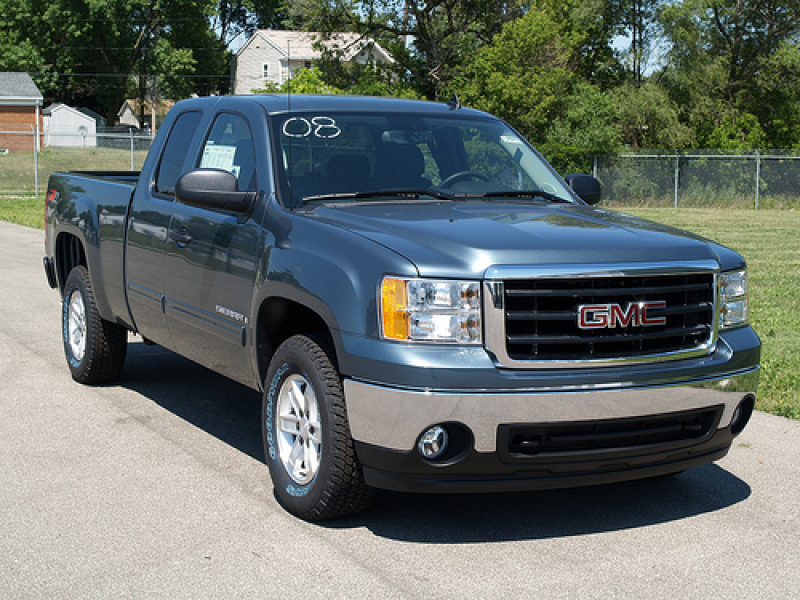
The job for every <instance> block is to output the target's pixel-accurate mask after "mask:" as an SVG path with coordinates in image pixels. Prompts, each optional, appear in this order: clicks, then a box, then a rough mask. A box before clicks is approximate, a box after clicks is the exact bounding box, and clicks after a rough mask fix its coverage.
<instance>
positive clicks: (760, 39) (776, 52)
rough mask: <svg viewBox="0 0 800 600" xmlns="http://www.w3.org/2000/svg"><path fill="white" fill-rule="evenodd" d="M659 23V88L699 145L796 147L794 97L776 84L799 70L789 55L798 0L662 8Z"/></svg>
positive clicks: (700, 2)
mask: <svg viewBox="0 0 800 600" xmlns="http://www.w3.org/2000/svg"><path fill="white" fill-rule="evenodd" d="M659 20H660V22H661V25H662V27H663V31H664V34H665V36H666V39H667V40H668V41H669V46H670V47H669V52H668V55H667V56H668V66H667V69H666V71H665V72H664V73H663V76H662V81H663V82H664V83H665V84H666V85H667V86H668V88H669V90H670V95H671V97H672V98H673V99H674V100H675V101H677V102H678V104H679V105H680V106H682V107H683V115H682V118H683V120H684V121H685V122H690V123H693V124H694V125H695V126H696V127H697V129H698V141H699V142H701V143H702V142H705V143H704V144H703V145H708V146H710V147H715V146H713V144H731V143H734V141H733V140H749V141H748V142H747V143H757V142H758V141H761V142H762V143H765V144H768V145H773V146H775V145H784V144H787V143H788V144H792V145H793V144H796V143H798V141H800V140H798V138H797V137H796V136H795V135H792V134H790V131H791V129H792V128H791V127H787V119H792V118H794V116H795V115H797V113H798V111H797V106H796V105H797V101H798V98H797V97H796V96H795V94H794V91H793V90H790V89H789V88H786V89H783V86H784V84H785V82H784V81H781V80H780V77H782V76H789V77H794V74H796V73H798V71H797V70H795V67H796V66H800V62H795V59H794V51H793V49H792V48H793V46H794V45H795V39H796V36H797V34H798V33H800V1H797V0H793V1H790V2H776V1H773V0H685V1H684V2H681V3H675V4H668V5H665V7H664V8H663V10H662V11H661V13H660V17H659ZM765 90H770V92H771V93H769V94H765ZM779 90H780V91H779ZM748 115H750V116H748ZM751 117H755V121H754V120H753V119H752V118H751ZM776 117H777V118H776ZM735 143H736V144H738V143H739V142H735Z"/></svg>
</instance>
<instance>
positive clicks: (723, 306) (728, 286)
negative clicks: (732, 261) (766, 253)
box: [719, 269, 747, 329]
mask: <svg viewBox="0 0 800 600" xmlns="http://www.w3.org/2000/svg"><path fill="white" fill-rule="evenodd" d="M719 299H720V312H719V326H720V329H727V328H729V327H737V326H739V325H745V324H746V323H747V270H745V269H742V270H741V271H729V272H727V273H722V274H720V276H719Z"/></svg>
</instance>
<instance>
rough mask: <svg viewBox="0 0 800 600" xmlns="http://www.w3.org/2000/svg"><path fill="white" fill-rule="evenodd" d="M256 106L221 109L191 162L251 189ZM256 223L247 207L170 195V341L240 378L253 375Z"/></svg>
mask: <svg viewBox="0 0 800 600" xmlns="http://www.w3.org/2000/svg"><path fill="white" fill-rule="evenodd" d="M259 116H260V119H261V121H262V122H263V121H265V119H264V116H263V114H261V115H259V113H258V111H257V110H254V111H253V114H251V115H250V118H248V116H245V114H242V113H241V112H233V111H231V112H226V111H224V110H223V111H221V112H219V113H218V114H217V115H216V116H215V118H214V120H213V122H212V123H211V125H210V128H209V130H208V135H207V137H206V139H205V141H204V142H203V145H202V147H201V148H200V151H199V154H198V156H197V159H196V163H195V164H194V165H192V167H191V168H214V169H223V170H226V171H229V172H231V173H233V174H234V175H236V177H237V178H238V187H239V190H240V191H245V190H253V191H255V190H257V189H258V176H257V169H256V164H257V155H256V148H257V145H256V143H255V140H256V139H258V140H261V144H263V145H265V144H266V132H265V131H259V134H260V137H255V136H254V132H253V126H252V121H253V120H256V119H258V118H259ZM261 244H262V240H261V228H260V226H259V224H258V223H255V222H254V221H253V220H252V219H251V218H249V215H247V214H244V215H243V214H241V213H238V212H233V211H227V210H216V209H209V208H200V207H196V206H189V205H186V204H183V203H180V202H177V203H175V210H174V212H173V215H172V220H171V222H170V226H169V239H168V241H167V258H166V313H167V319H168V322H169V328H170V332H171V334H172V339H173V343H174V345H175V349H176V350H177V351H178V352H179V353H180V354H182V355H184V356H186V357H188V358H191V359H192V360H194V361H196V362H198V363H200V364H203V365H206V366H208V367H210V368H212V369H214V370H215V371H218V372H220V373H223V374H225V375H227V376H229V377H232V378H234V379H237V380H239V381H242V382H245V383H252V380H253V372H252V366H251V365H252V363H251V361H250V358H249V356H250V355H249V353H248V347H249V346H250V344H251V340H249V339H248V331H249V328H248V324H249V323H250V322H251V318H252V315H251V314H250V312H251V304H252V299H253V285H254V280H255V276H256V270H257V265H258V261H259V258H260V255H261V252H260V250H261Z"/></svg>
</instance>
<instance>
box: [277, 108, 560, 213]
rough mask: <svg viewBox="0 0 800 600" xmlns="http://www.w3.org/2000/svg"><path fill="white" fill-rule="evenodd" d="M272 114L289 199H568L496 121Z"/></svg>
mask: <svg viewBox="0 0 800 600" xmlns="http://www.w3.org/2000/svg"><path fill="white" fill-rule="evenodd" d="M273 119H274V122H273V125H274V129H273V131H274V132H275V134H276V136H277V138H278V141H279V144H278V145H279V149H280V155H279V163H280V164H279V168H278V180H279V181H278V183H279V187H280V190H281V193H282V195H283V196H284V198H285V200H284V201H285V202H286V204H288V205H292V206H299V205H301V204H303V203H307V204H308V203H314V202H323V201H337V202H341V201H348V200H351V201H367V200H368V201H380V200H382V199H387V198H388V199H396V198H398V197H400V198H419V197H424V196H430V197H433V198H438V199H446V198H451V199H463V198H466V197H480V198H485V199H487V200H488V199H493V198H502V197H504V196H505V197H514V198H522V199H524V201H538V202H548V201H568V202H574V197H573V195H572V194H571V193H570V191H569V190H567V188H565V186H564V184H563V183H562V182H561V181H560V180H559V178H558V176H557V175H555V173H554V172H553V171H552V170H551V168H550V167H549V166H548V165H547V164H546V163H545V162H544V160H542V158H541V157H540V156H539V155H538V154H537V153H536V152H534V151H533V150H532V149H531V148H530V147H529V146H528V145H527V144H526V143H525V142H524V141H523V140H522V139H521V138H520V137H519V136H518V135H517V134H516V133H515V132H514V131H513V130H511V129H510V128H509V127H508V126H506V125H505V124H504V123H502V122H501V121H499V120H495V119H490V118H479V117H476V118H465V117H463V116H462V117H454V116H448V115H444V116H427V115H426V116H421V115H419V114H398V113H384V114H370V113H366V114H365V113H358V114H357V113H340V112H325V111H319V112H314V113H293V114H291V115H279V116H276V117H273ZM537 192H539V193H537ZM287 200H288V202H287Z"/></svg>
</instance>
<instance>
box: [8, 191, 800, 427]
mask: <svg viewBox="0 0 800 600" xmlns="http://www.w3.org/2000/svg"><path fill="white" fill-rule="evenodd" d="M43 202H44V200H43V199H42V198H36V199H31V198H2V197H0V219H2V220H5V221H11V222H14V223H19V224H22V225H27V226H28V227H39V228H41V227H42V224H43V223H42V220H43V217H42V214H43ZM624 212H627V213H630V214H634V215H637V216H641V217H645V218H647V219H652V220H654V221H659V222H662V223H667V224H669V225H674V226H676V227H680V228H682V229H688V230H691V231H694V232H696V233H699V234H701V235H704V236H706V237H708V238H711V239H713V240H716V241H718V242H720V243H722V244H725V245H726V246H729V247H731V248H733V249H735V250H737V251H738V252H740V253H741V254H742V255H744V257H745V259H746V260H747V263H748V269H749V283H750V320H751V322H752V324H753V327H754V328H755V330H756V331H757V332H758V334H759V335H760V336H761V340H762V342H763V343H764V347H763V352H762V367H763V368H762V371H761V383H760V387H759V393H758V408H759V409H761V410H764V411H767V412H771V413H773V414H776V415H782V416H785V417H791V418H793V419H800V294H798V290H800V235H798V234H800V211H794V210H759V211H754V210H727V209H722V208H718V209H694V208H683V209H677V210H675V209H673V208H626V209H624Z"/></svg>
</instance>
